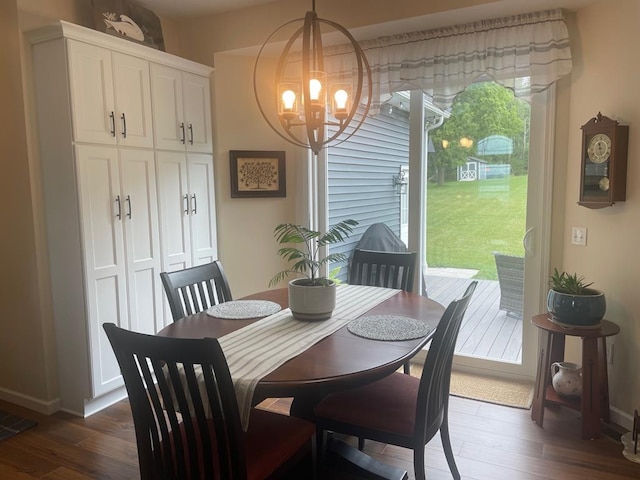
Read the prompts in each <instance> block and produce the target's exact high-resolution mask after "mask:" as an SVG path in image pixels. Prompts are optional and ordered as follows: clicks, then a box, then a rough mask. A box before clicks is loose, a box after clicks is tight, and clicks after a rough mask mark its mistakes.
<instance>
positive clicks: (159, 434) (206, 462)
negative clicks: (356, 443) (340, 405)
mask: <svg viewBox="0 0 640 480" xmlns="http://www.w3.org/2000/svg"><path fill="white" fill-rule="evenodd" d="M104 330H105V332H106V334H107V337H108V338H109V341H110V342H111V346H112V347H113V351H114V352H115V356H116V358H117V360H118V364H119V365H120V370H121V371H122V376H123V378H124V383H125V386H126V388H127V393H128V394H129V403H130V405H131V411H132V414H133V423H134V427H135V432H136V442H137V446H138V460H139V464H140V476H141V478H142V480H158V479H163V480H164V479H172V480H191V479H193V480H196V479H197V480H205V479H206V480H213V479H223V480H236V479H243V480H244V479H251V480H262V479H266V478H276V477H277V476H279V474H281V473H284V471H285V470H287V468H288V467H291V466H293V465H294V464H295V463H297V462H298V461H299V460H300V459H302V458H304V457H305V456H306V455H309V454H311V455H312V458H313V459H315V435H314V433H315V429H314V426H313V424H312V423H310V422H307V421H305V420H302V419H299V418H295V417H289V416H286V415H280V414H277V413H273V412H267V411H265V410H259V409H253V410H252V411H251V415H250V417H249V427H248V430H247V431H246V432H244V431H243V430H242V427H241V421H240V414H239V411H238V403H237V400H236V395H235V391H234V389H233V383H232V380H231V376H230V375H229V368H228V366H227V362H226V360H225V357H224V355H223V353H222V349H221V348H220V345H219V343H218V341H217V340H216V339H212V338H202V339H185V338H167V337H158V336H153V335H145V334H142V333H136V332H131V331H128V330H124V329H121V328H119V327H117V326H116V325H114V324H113V323H105V324H104ZM156 381H157V385H155V384H154V382H156ZM311 469H312V470H313V472H312V471H309V472H308V478H311V477H313V476H314V475H315V461H312V467H311V468H310V470H311Z"/></svg>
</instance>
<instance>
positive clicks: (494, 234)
mask: <svg viewBox="0 0 640 480" xmlns="http://www.w3.org/2000/svg"><path fill="white" fill-rule="evenodd" d="M526 205H527V177H526V176H519V177H513V176H512V177H508V178H504V179H495V180H482V181H476V182H447V183H445V184H444V185H442V186H437V185H433V184H429V186H428V188H427V263H428V265H429V266H430V267H452V268H472V269H475V270H479V272H478V274H477V275H476V278H483V279H494V280H495V279H497V274H496V267H495V261H494V259H493V255H492V254H491V252H495V251H499V252H501V253H507V254H512V255H523V254H524V249H523V247H522V237H523V236H524V232H525V220H526Z"/></svg>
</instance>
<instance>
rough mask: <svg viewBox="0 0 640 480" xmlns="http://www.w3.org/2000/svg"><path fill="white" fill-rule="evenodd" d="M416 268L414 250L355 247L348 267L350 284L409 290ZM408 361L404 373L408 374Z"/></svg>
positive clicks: (411, 286) (411, 287)
mask: <svg viewBox="0 0 640 480" xmlns="http://www.w3.org/2000/svg"><path fill="white" fill-rule="evenodd" d="M415 268H416V253H415V252H380V251H377V250H362V249H360V248H356V249H355V250H354V251H353V256H352V257H351V266H350V267H349V283H350V284H351V285H369V286H374V287H386V288H397V289H400V290H405V291H407V292H410V291H411V290H412V289H413V273H414V271H415ZM409 371H410V365H409V362H406V363H405V364H404V373H406V374H409Z"/></svg>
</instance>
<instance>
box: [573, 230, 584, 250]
mask: <svg viewBox="0 0 640 480" xmlns="http://www.w3.org/2000/svg"><path fill="white" fill-rule="evenodd" d="M571 243H573V244H574V245H580V246H583V247H584V246H585V245H586V244H587V228H586V227H571Z"/></svg>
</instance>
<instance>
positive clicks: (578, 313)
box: [547, 268, 607, 327]
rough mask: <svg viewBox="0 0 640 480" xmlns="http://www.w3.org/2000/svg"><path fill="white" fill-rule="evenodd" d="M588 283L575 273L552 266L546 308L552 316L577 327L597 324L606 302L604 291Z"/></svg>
mask: <svg viewBox="0 0 640 480" xmlns="http://www.w3.org/2000/svg"><path fill="white" fill-rule="evenodd" d="M591 285H592V283H586V282H585V279H584V278H583V277H578V275H577V274H576V273H574V274H568V273H567V272H559V271H558V269H557V268H554V270H553V275H551V278H550V279H549V286H550V287H551V288H550V289H549V294H548V295H547V310H549V313H550V314H551V318H552V320H556V321H557V322H560V323H563V324H567V325H572V326H580V327H590V326H595V325H598V324H599V323H600V320H602V318H603V317H604V314H605V311H606V309H607V304H606V300H605V297H604V293H603V292H601V291H599V290H596V289H593V288H590V287H591Z"/></svg>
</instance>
